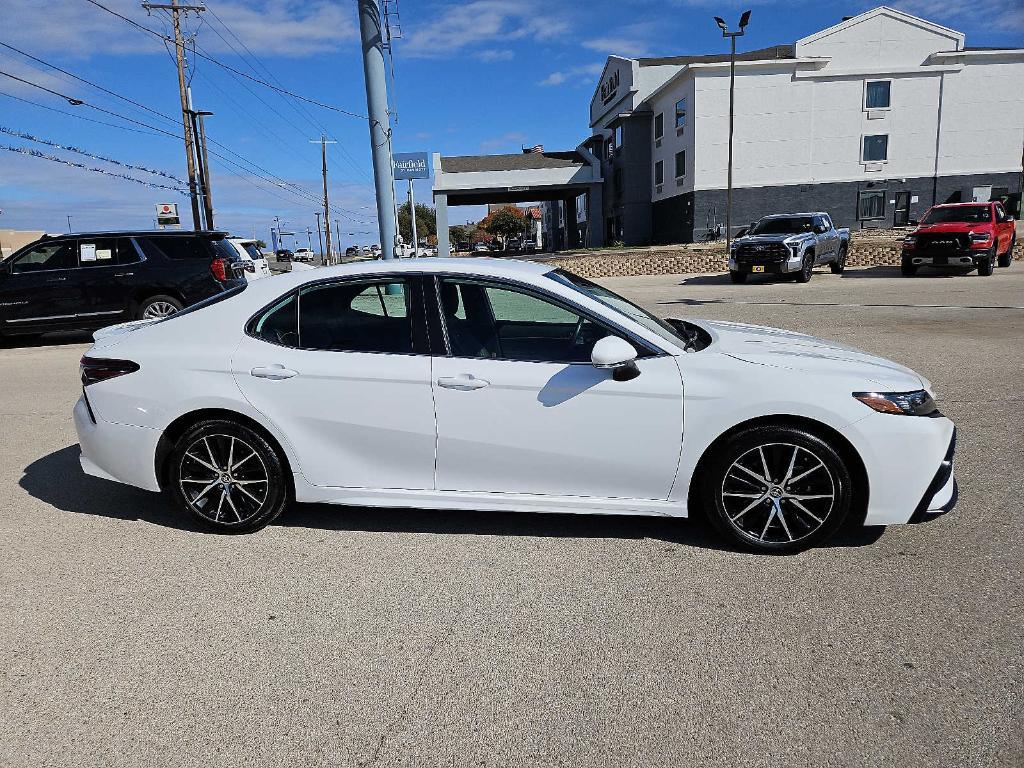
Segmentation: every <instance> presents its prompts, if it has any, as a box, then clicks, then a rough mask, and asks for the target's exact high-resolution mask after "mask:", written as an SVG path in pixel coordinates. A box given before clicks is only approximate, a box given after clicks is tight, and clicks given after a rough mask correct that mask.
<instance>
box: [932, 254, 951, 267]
mask: <svg viewBox="0 0 1024 768" xmlns="http://www.w3.org/2000/svg"><path fill="white" fill-rule="evenodd" d="M932 264H934V265H935V266H937V267H945V266H947V265H948V264H949V258H948V257H946V256H936V257H935V258H933V259H932Z"/></svg>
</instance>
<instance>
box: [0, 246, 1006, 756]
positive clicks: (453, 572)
mask: <svg viewBox="0 0 1024 768" xmlns="http://www.w3.org/2000/svg"><path fill="white" fill-rule="evenodd" d="M896 271H897V270H893V269H889V268H871V269H858V270H850V271H848V273H847V274H846V275H845V276H843V277H842V278H840V277H837V276H832V275H830V274H827V273H825V274H822V273H820V272H819V273H816V274H815V277H814V279H813V280H812V281H811V283H810V284H808V285H797V284H794V283H762V282H751V283H749V284H746V285H742V286H735V285H731V284H730V283H729V282H728V279H727V277H725V276H721V275H716V276H710V275H700V276H679V275H677V276H660V277H643V278H619V279H609V280H605V281H602V282H605V283H606V284H607V285H609V286H610V287H612V288H614V289H616V290H619V291H621V292H623V293H625V294H626V295H629V296H630V297H632V298H634V299H636V300H638V301H640V302H641V303H643V304H645V305H646V306H647V307H649V308H650V309H652V310H654V311H656V312H657V313H659V314H662V315H666V316H691V317H706V318H714V319H732V320H740V321H746V322H757V323H764V324H768V325H777V326H782V327H787V328H793V329H796V330H800V331H805V332H810V333H814V334H817V335H821V336H824V337H826V338H831V339H837V340H840V341H843V342H846V343H851V344H855V345H857V346H859V347H862V348H864V349H867V350H869V351H872V352H876V353H880V354H883V355H886V356H888V357H891V358H893V359H895V360H897V361H899V362H901V363H905V364H907V365H909V366H911V367H912V368H915V369H916V370H918V371H919V372H921V373H922V374H923V375H925V376H926V377H928V378H930V379H931V380H932V381H933V383H934V385H935V388H936V390H937V392H938V395H939V404H940V407H941V408H942V410H943V411H945V412H946V413H947V414H948V415H949V416H951V417H952V418H953V419H954V420H955V421H956V422H957V423H958V425H959V428H960V452H959V455H958V477H959V480H960V488H961V498H960V505H959V506H958V507H957V508H956V509H955V510H954V512H952V513H951V514H950V515H947V516H946V517H945V518H943V519H940V520H938V521H936V522H933V523H930V524H928V525H924V526H904V527H891V528H888V529H885V530H882V529H863V530H860V531H855V532H851V533H847V534H844V535H843V536H841V537H840V538H839V539H838V540H836V541H834V542H833V545H832V546H830V547H827V548H823V549H819V550H814V551H810V552H805V553H802V554H799V555H796V556H792V557H779V558H766V557H757V556H752V555H747V554H742V553H737V552H734V551H731V550H729V549H725V548H723V547H722V546H721V545H720V544H719V542H718V541H717V540H715V539H714V538H712V537H711V536H710V535H708V534H706V533H705V532H704V530H703V528H702V527H700V526H699V525H697V524H695V523H691V522H686V521H672V520H653V519H651V520H648V519H635V518H612V517H586V516H577V517H574V516H538V515H514V514H493V513H489V514H473V513H463V512H459V513H445V512H419V511H386V510H367V509H352V510H346V509H342V508H335V507H326V506H301V507H296V508H294V509H293V510H292V511H290V512H289V513H286V514H285V515H284V516H282V517H281V518H280V519H279V520H278V521H277V522H276V523H275V524H274V525H273V526H271V527H270V528H268V529H266V530H264V531H262V532H260V533H258V534H255V535H251V536H244V537H227V536H216V535H210V534H206V533H201V532H197V531H195V530H193V529H192V527H191V525H190V524H189V523H187V522H186V521H184V520H183V519H181V518H179V517H177V516H176V515H174V514H173V513H172V512H171V510H170V509H169V506H168V504H167V503H166V502H165V501H164V500H163V499H161V498H159V497H157V496H155V495H150V494H147V493H145V492H142V491H137V490H134V489H131V488H128V487H125V486H119V485H117V484H113V483H108V482H105V481H101V480H98V479H94V478H90V477H86V476H85V475H83V474H82V473H81V471H80V469H79V467H78V449H77V445H76V438H75V432H74V427H73V424H72V421H71V407H72V405H73V403H74V401H75V399H76V398H77V396H78V390H79V384H78V380H77V361H78V358H79V357H80V355H81V354H82V352H83V351H84V350H85V349H86V348H87V344H85V343H82V340H81V339H74V338H71V339H44V340H43V341H41V342H36V343H33V344H31V345H28V346H12V345H10V344H6V345H4V346H3V347H2V348H0V415H2V419H3V422H2V423H3V426H4V428H3V449H2V451H0V528H2V535H0V546H2V554H0V578H2V580H3V584H4V589H3V590H2V591H0V615H2V617H3V621H2V623H0V680H2V688H0V764H2V765H3V766H42V765H74V766H92V765H95V766H110V765H118V766H151V765H161V766H164V765H174V766H179V765H180V766H221V765H224V766H227V765H239V764H264V765H274V766H285V765H295V766H319V765H377V766H396V765H478V766H483V765H486V766H507V765H516V766H547V765H560V766H563V765H564V766H568V765H600V766H616V767H618V766H644V767H645V768H646V767H648V766H666V767H668V766H672V767H675V766H682V765H722V766H735V765H766V766H767V765H771V766H779V765H787V766H788V765H795V766H805V765H814V766H908V765H915V766H917V765H921V766H997V765H998V766H1003V765H1005V766H1019V765H1021V764H1022V762H1024V741H1022V733H1024V715H1022V711H1024V710H1022V707H1021V704H1022V696H1021V691H1022V683H1024V680H1022V674H1024V658H1022V657H1024V642H1022V640H1021V627H1022V625H1024V589H1022V587H1024V576H1022V569H1021V551H1022V544H1024V535H1022V530H1024V525H1022V524H1024V511H1022V506H1021V501H1020V500H1021V499H1022V498H1024V448H1022V444H1024V439H1022V436H1024V413H1022V411H1024V397H1022V395H1021V387H1022V384H1024V380H1022V375H1024V374H1022V371H1024V265H1021V264H1020V263H1019V262H1018V263H1016V264H1015V265H1014V267H1012V268H1011V269H1009V270H997V272H996V274H995V276H993V277H990V278H980V277H978V276H976V275H974V274H971V275H966V276H956V277H944V276H925V277H919V278H915V279H904V278H900V277H898V276H897V275H896Z"/></svg>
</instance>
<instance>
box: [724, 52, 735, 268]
mask: <svg viewBox="0 0 1024 768" xmlns="http://www.w3.org/2000/svg"><path fill="white" fill-rule="evenodd" d="M729 42H730V43H732V47H731V49H730V52H729V181H728V185H729V186H728V191H727V192H726V198H725V252H726V254H727V255H728V254H729V252H730V251H729V248H730V245H731V243H732V134H733V119H734V117H735V111H736V37H735V35H734V36H732V37H730V38H729Z"/></svg>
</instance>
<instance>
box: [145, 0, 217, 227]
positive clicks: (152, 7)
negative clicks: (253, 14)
mask: <svg viewBox="0 0 1024 768" xmlns="http://www.w3.org/2000/svg"><path fill="white" fill-rule="evenodd" d="M142 7H143V8H145V9H146V10H147V11H170V12H171V18H172V20H173V22H174V53H175V57H176V58H177V60H178V91H179V92H180V94H181V124H182V127H183V128H184V129H185V161H186V163H187V165H188V192H189V197H190V198H191V199H192V226H193V229H196V230H200V229H202V223H201V220H200V216H199V195H198V193H197V188H198V183H197V182H196V156H195V136H194V135H193V133H192V119H191V117H190V116H189V114H188V113H189V110H190V109H191V107H190V106H189V103H188V86H187V85H186V83H185V41H184V38H182V36H181V18H180V17H181V14H182V13H188V12H189V11H195V12H196V13H202V12H203V11H205V10H206V8H204V7H203V6H201V5H180V4H179V3H178V0H171V2H170V4H158V3H150V2H143V3H142Z"/></svg>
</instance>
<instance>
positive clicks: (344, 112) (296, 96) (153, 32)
mask: <svg viewBox="0 0 1024 768" xmlns="http://www.w3.org/2000/svg"><path fill="white" fill-rule="evenodd" d="M85 1H86V2H87V3H91V4H92V5H95V6H96V7H97V8H100V9H102V10H104V11H106V12H107V13H110V14H113V15H114V16H117V17H118V18H119V19H122V20H123V21H126V22H128V23H129V24H131V25H132V26H133V27H135V28H136V29H138V30H140V31H142V32H145V33H147V34H149V35H152V36H153V37H156V38H158V39H159V40H164V41H165V42H166V41H167V38H166V37H165V36H164V35H162V34H160V33H159V32H157V31H156V30H155V29H150V28H149V27H147V26H145V25H143V24H139V23H138V22H137V21H134V20H132V19H129V18H128V17H127V16H124V15H122V14H120V13H118V12H117V11H115V10H113V9H111V8H108V7H107V6H105V5H103V3H100V2H98V1H97V0H85ZM193 54H194V55H196V56H198V57H199V58H202V59H206V60H207V61H209V62H210V63H211V64H214V65H216V66H218V67H221V68H222V69H226V70H227V71H229V72H233V73H235V74H236V75H238V76H240V77H244V78H246V79H247V80H252V81H253V82H254V83H257V84H259V85H262V86H263V87H264V88H269V89H270V90H272V91H277V92H278V93H283V94H284V95H286V96H291V97H292V98H293V99H298V100H299V101H304V102H306V103H307V104H312V105H314V106H317V107H320V108H321V109H329V110H331V111H332V112H338V113H340V114H342V115H348V116H349V117H355V118H357V119H359V120H368V119H369V118H368V117H367V116H366V115H360V114H359V113H357V112H350V111H349V110H347V109H342V108H341V107H336V106H334V105H333V104H325V103H324V102H322V101H317V100H316V99H311V98H309V97H307V96H302V95H300V94H298V93H295V92H293V91H290V90H288V89H287V88H279V87H278V86H276V85H272V84H271V83H268V82H267V81H266V80H263V79H262V78H259V77H254V76H252V75H249V74H246V73H245V72H241V71H239V70H237V69H235V68H234V67H232V66H231V65H229V64H225V63H224V62H222V61H219V60H218V59H215V58H214V57H213V56H210V55H208V54H206V53H202V52H200V50H198V48H197V49H193Z"/></svg>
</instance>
